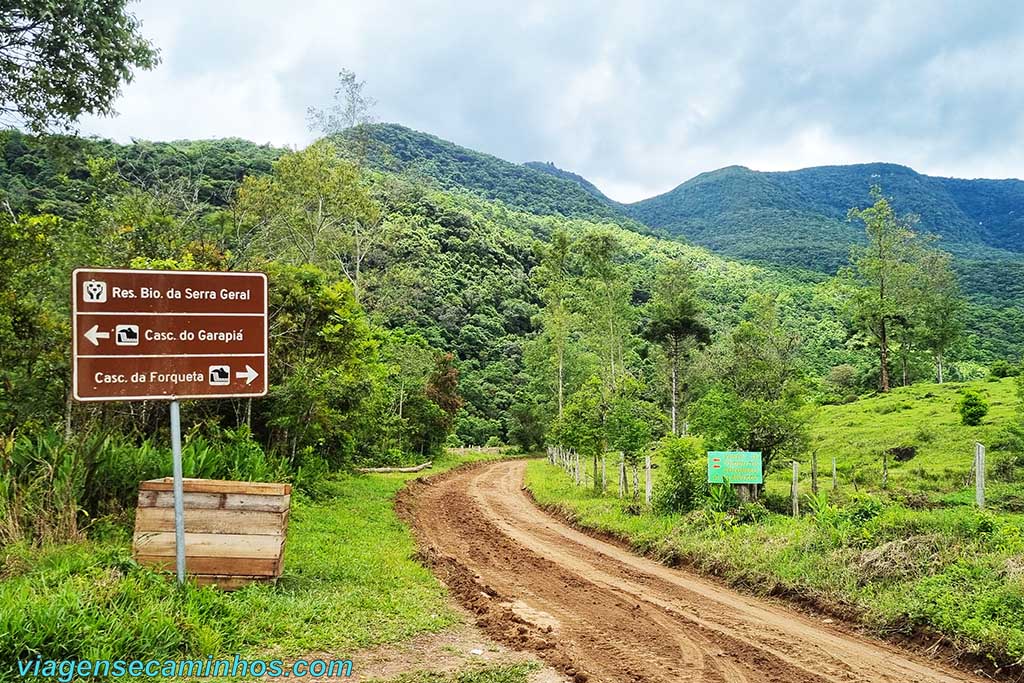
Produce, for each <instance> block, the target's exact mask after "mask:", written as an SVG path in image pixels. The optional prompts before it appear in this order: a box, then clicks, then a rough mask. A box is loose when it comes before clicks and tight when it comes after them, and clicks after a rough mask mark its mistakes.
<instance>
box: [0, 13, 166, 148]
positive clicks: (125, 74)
mask: <svg viewBox="0 0 1024 683" xmlns="http://www.w3.org/2000/svg"><path fill="white" fill-rule="evenodd" d="M126 5H127V0H79V1H78V2H60V1H59V0H8V1H6V2H3V3H2V4H0V121H3V120H4V119H6V120H7V122H8V123H12V124H17V123H23V124H24V125H26V126H28V128H29V129H30V130H32V131H34V132H37V133H42V132H46V131H48V130H53V129H58V130H59V129H66V128H69V127H71V126H72V125H73V124H74V123H75V122H76V121H77V120H78V118H79V117H80V116H81V115H82V114H100V115H104V116H107V115H110V114H111V113H112V112H113V102H114V99H116V98H117V96H118V94H120V91H121V85H122V84H123V83H130V82H131V80H132V76H133V74H132V71H133V70H134V69H152V68H153V67H155V66H156V65H157V63H158V62H159V59H158V56H157V50H156V49H155V48H154V47H153V45H152V44H151V43H150V42H149V41H147V40H146V39H144V38H143V37H142V36H141V35H140V34H139V22H138V20H137V19H136V18H135V17H134V16H132V15H131V14H130V13H128V12H127V11H126V9H125V7H126Z"/></svg>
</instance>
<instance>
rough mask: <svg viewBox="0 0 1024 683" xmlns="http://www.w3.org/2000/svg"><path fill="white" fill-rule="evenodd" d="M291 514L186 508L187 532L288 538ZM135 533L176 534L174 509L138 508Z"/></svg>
mask: <svg viewBox="0 0 1024 683" xmlns="http://www.w3.org/2000/svg"><path fill="white" fill-rule="evenodd" d="M287 514H288V513H287V512H253V511H251V510H204V509H192V508H186V510H185V532H186V533H197V534H257V535H268V534H270V535H276V536H282V535H284V531H285V528H286V522H287ZM135 531H136V533H138V532H141V531H174V509H173V508H169V507H161V508H156V507H149V508H137V509H136V511H135Z"/></svg>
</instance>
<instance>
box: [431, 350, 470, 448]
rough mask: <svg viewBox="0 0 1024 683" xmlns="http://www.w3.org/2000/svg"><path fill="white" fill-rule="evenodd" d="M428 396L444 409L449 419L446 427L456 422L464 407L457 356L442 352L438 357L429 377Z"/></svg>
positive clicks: (445, 424) (448, 427)
mask: <svg viewBox="0 0 1024 683" xmlns="http://www.w3.org/2000/svg"><path fill="white" fill-rule="evenodd" d="M426 393H427V398H429V399H430V400H431V401H433V402H434V403H435V404H437V407H438V408H440V409H441V410H442V411H444V413H445V415H446V416H447V420H446V421H445V423H444V426H445V428H446V429H449V430H450V429H451V427H452V425H453V424H454V423H455V415H456V413H458V412H459V409H460V408H462V403H463V401H462V397H461V396H460V395H459V369H458V368H456V367H455V356H454V355H452V354H451V353H442V354H441V355H439V356H438V357H437V360H436V362H435V364H434V371H433V372H432V373H431V375H430V377H428V378H427V389H426Z"/></svg>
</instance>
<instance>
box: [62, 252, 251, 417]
mask: <svg viewBox="0 0 1024 683" xmlns="http://www.w3.org/2000/svg"><path fill="white" fill-rule="evenodd" d="M71 302H72V303H71V305H72V317H73V335H74V336H73V341H72V363H73V366H74V397H75V398H76V399H77V400H79V401H138V400H147V399H188V398H234V397H246V396H263V395H265V394H266V393H267V276H266V275H264V274H263V273H211V272H193V271H176V270H175V271H170V270H104V269H92V268H79V269H77V270H75V272H74V273H73V274H72V276H71Z"/></svg>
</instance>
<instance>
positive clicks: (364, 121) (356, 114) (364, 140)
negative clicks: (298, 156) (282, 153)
mask: <svg viewBox="0 0 1024 683" xmlns="http://www.w3.org/2000/svg"><path fill="white" fill-rule="evenodd" d="M365 89H366V81H361V80H359V79H358V78H357V77H356V74H355V72H354V71H350V70H348V69H342V70H341V71H339V72H338V85H337V86H336V87H335V88H334V99H333V101H332V103H331V105H330V106H329V107H328V108H326V109H317V108H316V107H309V108H308V109H306V120H307V122H308V124H309V128H310V130H313V131H316V132H319V133H323V134H324V135H326V136H328V137H333V136H338V135H341V134H343V133H344V134H345V138H346V139H345V142H346V144H345V145H344V146H343V147H342V149H343V151H345V152H347V153H348V156H350V157H352V158H353V159H354V160H355V161H356V162H357V163H359V164H362V163H363V162H364V161H365V160H366V156H367V154H369V151H370V146H371V144H372V139H371V135H370V131H369V129H368V128H367V126H368V125H369V124H371V123H373V122H374V118H373V108H374V107H375V106H377V100H375V99H373V98H372V97H370V96H369V95H367V94H366V93H365Z"/></svg>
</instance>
